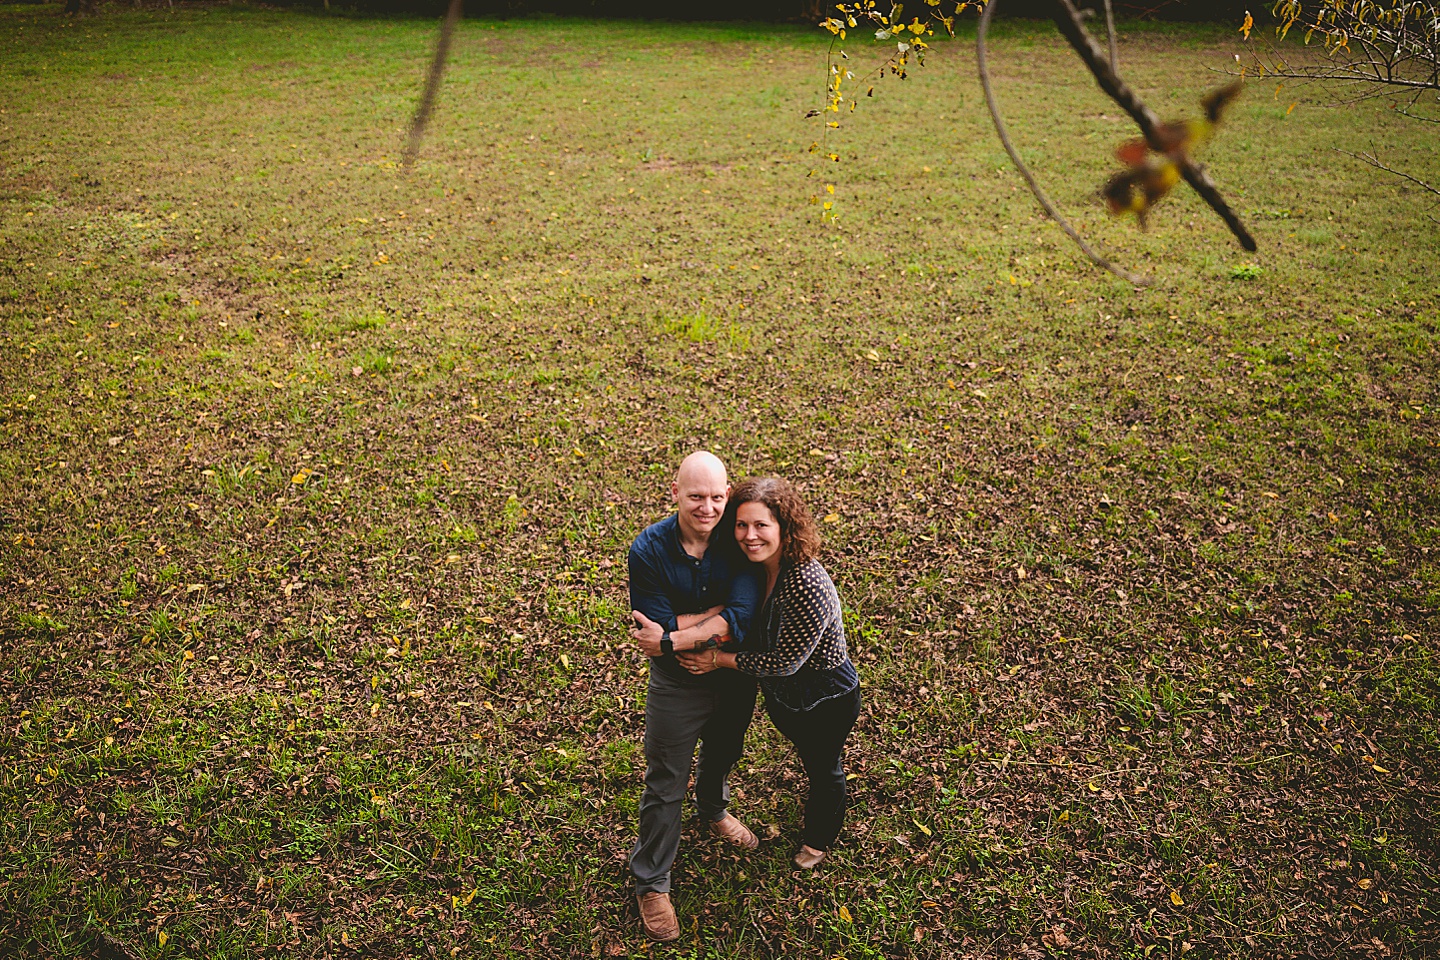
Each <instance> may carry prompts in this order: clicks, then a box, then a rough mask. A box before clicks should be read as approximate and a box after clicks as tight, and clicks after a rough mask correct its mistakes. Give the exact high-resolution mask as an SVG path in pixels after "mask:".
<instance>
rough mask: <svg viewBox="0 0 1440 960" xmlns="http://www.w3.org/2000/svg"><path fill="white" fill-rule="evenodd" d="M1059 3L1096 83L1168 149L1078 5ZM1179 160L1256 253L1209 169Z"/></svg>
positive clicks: (1059, 20) (1154, 142) (1159, 148)
mask: <svg viewBox="0 0 1440 960" xmlns="http://www.w3.org/2000/svg"><path fill="white" fill-rule="evenodd" d="M1055 5H1056V12H1055V16H1054V20H1055V25H1056V26H1057V27H1059V28H1060V32H1061V33H1062V34H1064V35H1065V39H1066V40H1068V41H1070V46H1071V47H1073V48H1074V50H1075V52H1076V53H1078V54H1079V55H1080V59H1081V60H1082V61H1083V62H1084V64H1085V66H1086V67H1087V68H1089V70H1090V73H1091V75H1092V76H1094V77H1095V82H1096V83H1098V84H1099V85H1100V89H1101V90H1103V91H1105V95H1106V96H1108V97H1109V98H1110V99H1111V100H1114V101H1115V102H1116V103H1117V104H1119V106H1120V108H1121V109H1122V110H1124V111H1125V112H1126V113H1128V114H1130V117H1131V119H1133V120H1134V121H1135V123H1136V125H1137V126H1139V128H1140V132H1141V133H1142V134H1144V135H1145V141H1146V142H1147V143H1149V144H1150V149H1152V150H1154V151H1156V152H1157V153H1165V152H1167V150H1166V147H1167V145H1166V143H1165V141H1164V140H1163V139H1162V138H1161V136H1160V127H1161V125H1162V124H1161V120H1160V117H1159V116H1157V115H1156V113H1155V111H1154V110H1151V109H1150V108H1149V107H1148V106H1146V105H1145V103H1144V102H1143V101H1142V100H1141V99H1140V98H1139V97H1138V96H1137V95H1136V94H1135V91H1133V90H1131V89H1130V87H1129V86H1128V85H1127V84H1126V83H1125V81H1123V80H1121V79H1120V78H1119V77H1118V76H1117V75H1116V74H1115V71H1113V70H1111V69H1110V68H1109V67H1108V66H1107V65H1106V64H1105V55H1104V53H1102V52H1101V50H1100V47H1099V46H1097V45H1096V43H1095V41H1094V40H1093V39H1092V38H1091V37H1090V34H1088V33H1086V32H1085V25H1084V23H1083V22H1082V21H1081V19H1080V14H1079V12H1078V11H1077V10H1076V9H1075V5H1074V4H1073V3H1071V2H1070V0H1055ZM1177 163H1178V165H1179V167H1180V175H1181V176H1182V177H1184V178H1185V182H1186V183H1188V184H1190V186H1191V187H1192V188H1193V189H1194V190H1195V192H1196V193H1198V194H1200V198H1201V199H1202V200H1204V201H1205V202H1206V203H1208V204H1209V205H1210V208H1211V209H1212V210H1214V211H1215V212H1216V213H1218V214H1219V215H1220V219H1222V220H1224V221H1225V225H1226V226H1227V227H1229V228H1230V232H1231V233H1233V234H1235V238H1236V239H1237V240H1239V241H1240V246H1242V247H1244V248H1245V249H1246V250H1250V251H1252V252H1253V251H1254V250H1255V249H1256V245H1255V238H1254V237H1252V236H1251V235H1250V231H1249V230H1247V229H1246V228H1245V224H1244V223H1242V222H1241V221H1240V217H1239V215H1238V214H1236V213H1235V211H1234V210H1231V209H1230V205H1229V204H1228V203H1226V202H1225V198H1224V197H1222V196H1221V195H1220V188H1219V187H1217V186H1215V182H1214V181H1213V180H1211V179H1210V175H1209V174H1208V173H1206V172H1205V168H1204V167H1201V166H1199V165H1198V164H1196V163H1195V161H1194V160H1191V159H1190V157H1189V156H1188V155H1185V154H1182V155H1181V156H1180V157H1179V159H1178V160H1177Z"/></svg>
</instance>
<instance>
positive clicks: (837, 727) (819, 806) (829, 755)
mask: <svg viewBox="0 0 1440 960" xmlns="http://www.w3.org/2000/svg"><path fill="white" fill-rule="evenodd" d="M765 712H766V713H768V714H769V715H770V721H771V722H772V723H774V724H775V729H777V730H779V731H780V732H781V733H783V734H784V735H785V737H786V739H788V740H789V741H790V742H791V743H793V744H795V749H796V750H797V751H798V752H799V754H800V763H801V764H802V765H803V766H804V767H805V776H806V777H807V778H809V780H810V795H809V796H808V797H806V798H805V831H804V833H803V835H802V837H803V839H802V841H801V842H802V843H804V844H805V845H806V846H807V847H813V848H814V849H816V850H828V849H830V845H831V844H832V843H834V842H835V838H836V837H837V836H839V835H840V828H841V827H842V826H843V825H844V824H845V766H844V764H843V763H842V762H841V756H842V754H843V753H844V751H845V740H846V738H847V737H849V736H850V730H851V729H852V728H853V727H854V726H855V721H856V720H857V719H859V717H860V688H859V687H856V688H855V689H854V690H851V691H850V692H849V693H846V694H841V695H840V696H838V697H834V698H833V699H830V700H825V701H823V702H821V703H817V704H816V705H815V706H814V707H812V708H811V709H809V710H804V711H799V710H786V709H785V708H784V707H782V706H779V705H778V704H774V703H771V702H770V699H769V698H768V697H767V698H766V700H765Z"/></svg>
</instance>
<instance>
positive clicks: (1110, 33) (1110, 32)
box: [326, 0, 1120, 73]
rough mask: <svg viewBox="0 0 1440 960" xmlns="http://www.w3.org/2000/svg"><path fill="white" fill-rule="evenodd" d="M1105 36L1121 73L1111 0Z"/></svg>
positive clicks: (1112, 66)
mask: <svg viewBox="0 0 1440 960" xmlns="http://www.w3.org/2000/svg"><path fill="white" fill-rule="evenodd" d="M326 2H327V3H328V2H329V0H326ZM1105 36H1106V38H1107V39H1109V41H1110V69H1111V70H1114V71H1115V72H1116V73H1119V72H1120V51H1119V50H1118V49H1117V48H1116V46H1115V8H1114V7H1113V6H1111V5H1110V0H1105Z"/></svg>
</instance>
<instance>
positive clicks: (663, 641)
mask: <svg viewBox="0 0 1440 960" xmlns="http://www.w3.org/2000/svg"><path fill="white" fill-rule="evenodd" d="M674 652H675V641H674V640H671V639H670V631H669V630H666V631H665V632H664V633H662V634H660V655H661V656H662V657H668V656H669V655H670V654H672V653H674Z"/></svg>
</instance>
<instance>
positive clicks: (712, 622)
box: [670, 611, 730, 651]
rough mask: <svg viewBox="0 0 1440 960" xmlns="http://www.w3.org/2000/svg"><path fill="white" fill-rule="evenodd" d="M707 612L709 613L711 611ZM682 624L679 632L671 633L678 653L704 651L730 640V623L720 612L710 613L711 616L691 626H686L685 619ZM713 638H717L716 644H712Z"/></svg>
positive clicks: (682, 619)
mask: <svg viewBox="0 0 1440 960" xmlns="http://www.w3.org/2000/svg"><path fill="white" fill-rule="evenodd" d="M706 612H707V613H709V611H706ZM680 623H681V628H680V629H679V630H672V631H670V640H671V642H673V643H674V644H675V649H676V650H677V651H684V650H703V649H705V648H707V647H710V646H715V645H717V644H720V643H724V642H725V641H726V640H729V639H730V621H729V620H726V619H725V618H724V617H722V616H721V615H720V614H719V613H718V612H716V613H710V615H709V616H706V617H704V618H703V619H701V620H699V621H698V622H696V623H693V624H691V625H689V626H685V625H684V623H685V618H683V617H682V618H681V620H680ZM711 638H716V642H715V643H714V644H712V643H710V640H711Z"/></svg>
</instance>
